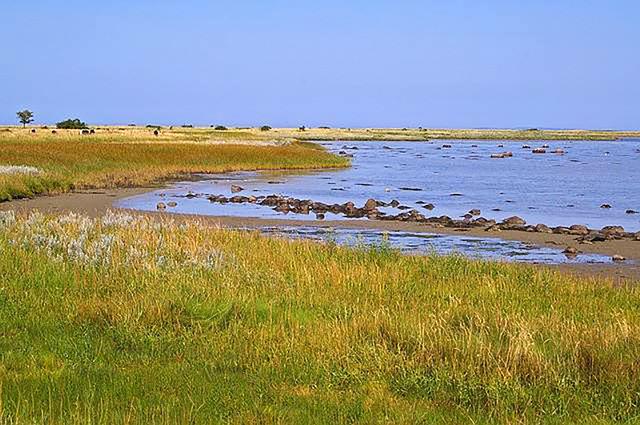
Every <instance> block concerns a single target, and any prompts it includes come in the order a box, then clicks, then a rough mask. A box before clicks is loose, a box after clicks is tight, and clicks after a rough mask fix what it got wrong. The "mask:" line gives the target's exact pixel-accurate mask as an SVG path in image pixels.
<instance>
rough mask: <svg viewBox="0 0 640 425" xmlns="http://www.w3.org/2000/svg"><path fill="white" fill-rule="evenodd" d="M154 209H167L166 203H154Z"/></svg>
mask: <svg viewBox="0 0 640 425" xmlns="http://www.w3.org/2000/svg"><path fill="white" fill-rule="evenodd" d="M156 209H157V210H160V211H161V210H166V209H167V205H166V204H165V203H164V202H158V203H157V204H156Z"/></svg>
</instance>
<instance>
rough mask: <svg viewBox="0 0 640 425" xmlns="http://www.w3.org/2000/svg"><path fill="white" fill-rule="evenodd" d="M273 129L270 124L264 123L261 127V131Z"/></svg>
mask: <svg viewBox="0 0 640 425" xmlns="http://www.w3.org/2000/svg"><path fill="white" fill-rule="evenodd" d="M269 130H271V127H270V126H268V125H263V126H262V127H260V131H269Z"/></svg>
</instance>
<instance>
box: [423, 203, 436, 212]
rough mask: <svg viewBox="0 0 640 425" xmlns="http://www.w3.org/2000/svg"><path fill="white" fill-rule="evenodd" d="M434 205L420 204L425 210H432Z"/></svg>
mask: <svg viewBox="0 0 640 425" xmlns="http://www.w3.org/2000/svg"><path fill="white" fill-rule="evenodd" d="M435 207H436V206H435V205H433V204H426V205H423V206H422V208H424V209H425V210H429V211H432V210H433V209H434V208H435Z"/></svg>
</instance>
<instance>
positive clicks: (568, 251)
mask: <svg viewBox="0 0 640 425" xmlns="http://www.w3.org/2000/svg"><path fill="white" fill-rule="evenodd" d="M562 253H563V254H565V255H578V250H577V249H576V248H574V247H572V246H568V247H566V248H565V249H564V251H562Z"/></svg>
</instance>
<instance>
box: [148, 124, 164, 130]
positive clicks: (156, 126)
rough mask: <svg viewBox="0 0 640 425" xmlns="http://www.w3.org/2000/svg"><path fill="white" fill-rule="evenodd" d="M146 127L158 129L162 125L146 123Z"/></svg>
mask: <svg viewBox="0 0 640 425" xmlns="http://www.w3.org/2000/svg"><path fill="white" fill-rule="evenodd" d="M146 127H147V128H154V129H156V130H160V129H161V128H162V127H161V126H159V125H151V124H147V126H146Z"/></svg>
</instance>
